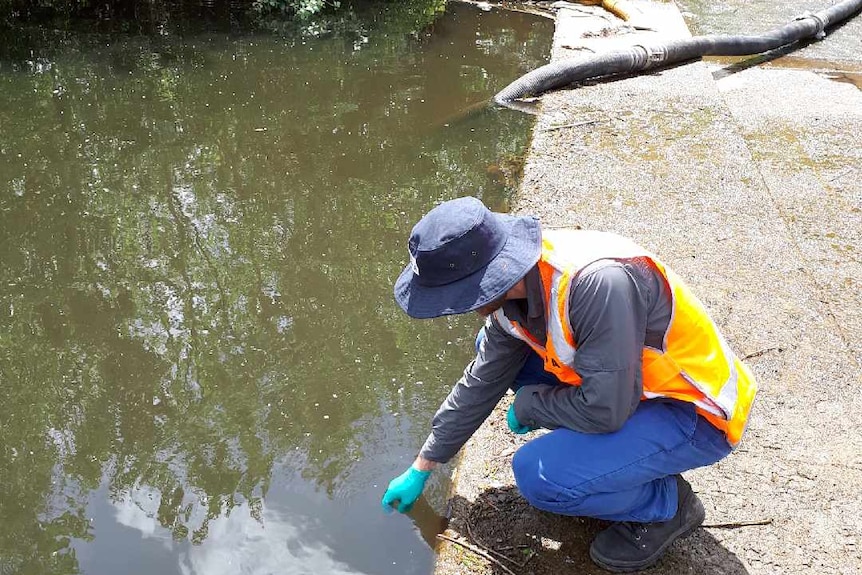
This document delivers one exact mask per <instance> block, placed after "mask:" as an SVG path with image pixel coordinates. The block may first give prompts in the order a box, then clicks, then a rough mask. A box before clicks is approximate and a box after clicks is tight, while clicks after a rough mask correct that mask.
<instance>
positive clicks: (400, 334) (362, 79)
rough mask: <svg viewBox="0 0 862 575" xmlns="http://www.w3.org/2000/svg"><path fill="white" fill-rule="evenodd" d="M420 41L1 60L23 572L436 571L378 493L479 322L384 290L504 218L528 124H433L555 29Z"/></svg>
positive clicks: (459, 29)
mask: <svg viewBox="0 0 862 575" xmlns="http://www.w3.org/2000/svg"><path fill="white" fill-rule="evenodd" d="M399 26H400V24H399V23H398V22H397V21H392V20H389V19H386V18H382V19H378V20H377V21H364V22H358V21H357V22H351V23H350V25H343V26H341V27H338V26H335V27H333V28H331V29H330V30H329V31H328V32H327V33H326V34H325V35H323V36H322V37H321V36H320V35H314V34H312V35H309V34H308V33H307V32H306V33H297V34H293V33H291V34H281V33H274V34H253V35H240V36H230V35H225V34H210V35H196V36H189V37H187V38H185V39H179V38H171V37H168V38H164V37H158V38H150V37H116V36H103V35H96V34H89V35H87V34H84V35H66V34H62V33H56V32H50V31H46V30H37V31H33V30H30V31H26V30H25V31H20V30H16V31H14V33H13V35H12V36H11V37H9V36H6V37H4V38H2V39H0V40H2V41H0V94H2V96H0V191H1V192H2V194H0V261H2V265H0V323H2V329H0V382H2V386H3V394H4V401H3V402H0V437H2V439H3V447H2V449H0V516H3V517H4V519H5V521H4V523H3V525H2V526H0V573H4V574H5V573H7V572H10V573H38V574H61V573H63V574H65V573H78V572H87V573H134V572H160V573H173V572H182V569H185V570H186V571H185V572H196V571H195V570H198V571H201V570H205V571H206V572H208V573H209V572H213V571H212V570H213V569H216V568H215V567H211V566H210V565H211V563H210V561H216V560H217V559H218V560H220V559H219V557H221V556H222V554H228V555H229V556H230V557H232V559H231V560H232V561H235V562H236V561H244V563H242V565H243V567H242V568H243V569H247V572H250V573H254V572H256V571H254V570H253V569H258V570H265V569H266V567H267V565H270V564H269V563H268V561H276V560H277V561H282V562H287V563H289V564H291V565H296V569H297V571H296V572H297V573H304V572H305V571H302V570H301V569H306V568H308V567H309V566H310V565H314V566H316V567H317V568H318V569H317V570H312V571H309V572H335V573H340V572H344V573H350V572H369V573H370V572H373V573H399V574H406V573H422V572H424V570H426V569H427V567H428V565H429V562H430V552H429V551H428V549H427V546H425V545H424V544H423V543H422V539H421V537H420V531H419V530H414V529H413V528H412V526H411V524H410V520H409V518H400V517H399V518H392V517H385V516H383V514H382V513H380V510H379V497H380V494H381V493H382V491H383V486H382V485H380V484H379V482H381V481H384V480H388V478H389V477H390V476H393V475H394V474H397V472H398V471H399V470H400V468H401V467H403V466H405V465H406V462H407V461H408V460H409V459H410V458H411V457H412V455H413V453H414V450H415V448H416V446H417V445H418V444H419V443H420V442H421V439H422V437H423V436H424V434H425V433H426V431H427V428H426V424H427V421H428V419H429V417H430V414H431V413H433V410H434V409H435V408H436V406H437V405H438V403H439V401H440V399H442V397H443V396H444V395H445V393H446V391H447V390H448V388H449V385H450V384H451V382H452V381H453V380H454V379H455V378H456V377H457V376H458V374H459V373H460V371H461V369H462V368H463V365H464V363H465V361H466V359H467V357H468V356H469V355H470V353H471V351H472V343H471V342H472V333H473V332H474V331H475V327H476V326H475V325H473V324H474V320H473V319H472V318H461V319H449V320H441V321H435V322H423V323H417V322H412V321H410V320H408V319H407V318H406V317H404V316H403V314H401V313H400V311H399V310H398V309H397V306H395V304H394V303H393V302H392V296H391V285H392V282H393V280H394V278H395V277H396V275H397V273H398V271H399V270H400V267H401V265H402V264H403V260H404V254H403V252H404V239H405V238H406V237H407V235H408V233H409V227H410V226H411V225H412V223H413V222H414V221H416V219H418V217H419V216H420V215H421V214H422V213H424V212H425V211H427V209H428V208H429V207H430V206H431V205H432V204H433V203H435V202H437V201H440V200H442V199H446V198H449V197H452V196H455V195H464V194H473V195H477V196H479V197H482V198H483V199H485V200H486V201H487V202H488V203H490V204H492V205H500V204H502V203H503V202H504V200H505V197H506V193H507V190H508V187H507V186H509V185H510V183H509V182H506V181H501V180H500V179H499V178H496V177H495V178H491V177H489V175H488V173H487V171H486V170H487V169H488V167H489V166H491V165H498V164H501V163H505V162H507V161H510V159H511V158H512V157H514V156H517V155H519V154H520V153H522V150H523V149H524V145H525V142H526V136H527V131H528V128H529V119H528V118H524V117H522V116H519V115H516V114H507V113H505V112H501V113H489V114H484V115H480V116H476V117H471V118H468V119H466V120H465V121H463V122H459V123H458V124H457V125H451V126H449V127H448V128H442V129H441V128H438V127H437V126H439V119H440V118H445V117H449V116H451V115H452V114H454V113H456V112H457V111H458V110H459V109H461V108H463V107H464V106H466V105H468V104H470V103H471V102H474V101H476V100H477V99H481V98H482V97H487V96H489V95H490V94H491V93H493V92H494V91H495V89H496V88H497V87H499V86H500V85H504V84H505V83H506V82H508V81H509V80H510V79H511V78H512V77H515V76H517V75H518V74H519V73H520V72H522V71H524V70H525V69H526V68H529V67H532V65H534V64H536V63H539V62H540V61H542V60H543V58H544V56H545V53H546V51H547V48H548V46H549V34H550V32H551V26H550V24H549V23H547V22H545V21H543V20H542V21H538V20H534V19H531V18H528V17H519V16H512V17H511V18H507V17H506V15H500V14H494V13H488V14H485V13H481V12H479V11H474V10H471V9H468V8H464V7H461V8H456V9H455V10H454V11H453V12H452V13H450V14H448V15H447V16H445V17H443V18H441V19H439V20H437V21H435V23H434V25H433V27H432V28H431V29H430V30H428V31H426V32H425V33H423V34H420V35H410V34H408V33H407V31H406V29H404V28H403V26H402V27H399ZM7 33H8V32H7ZM357 38H365V40H362V41H360V42H359V44H358V45H357V44H356V42H357ZM495 173H496V172H495ZM447 344H448V345H447ZM418 382H421V383H418ZM440 488H441V487H440V486H437V489H438V491H437V494H438V495H437V497H436V499H435V495H434V494H435V491H434V489H433V488H432V489H431V491H430V493H431V497H432V499H431V500H432V503H435V504H439V503H440V497H439V489H440ZM381 548H385V552H382V553H381ZM290 562H292V563H290ZM234 565H238V563H234ZM348 566H349V567H348ZM285 569H287V567H285V566H284V565H280V568H279V571H280V572H284V570H285ZM339 570H340V571H339ZM351 570H353V571H351ZM201 572H203V571H201ZM234 572H237V571H236V570H235V571H234ZM240 572H242V571H240Z"/></svg>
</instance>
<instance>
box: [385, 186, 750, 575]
mask: <svg viewBox="0 0 862 575" xmlns="http://www.w3.org/2000/svg"><path fill="white" fill-rule="evenodd" d="M408 247H409V252H410V263H409V265H407V267H406V268H405V270H404V271H403V273H402V274H401V276H400V277H399V278H398V280H397V282H396V285H395V298H396V301H397V302H398V304H399V305H400V306H401V307H402V308H403V309H404V311H405V312H406V313H407V314H408V315H410V316H411V317H414V318H432V317H438V316H442V315H449V314H459V313H467V312H471V311H475V312H478V313H479V314H481V315H482V316H484V317H486V318H487V319H486V323H485V326H484V327H483V328H482V330H481V332H480V333H479V336H478V338H477V353H476V357H475V359H474V360H473V361H472V362H471V363H470V364H469V365H468V366H467V368H466V370H465V371H464V375H463V376H462V378H461V379H460V380H459V381H458V382H457V383H456V384H455V386H454V387H453V389H452V391H451V392H450V393H449V396H448V397H447V398H446V400H445V401H444V402H443V404H442V405H441V406H440V409H439V410H438V411H437V414H436V415H435V416H434V419H433V422H432V430H431V433H430V435H429V436H428V439H427V440H426V442H425V444H424V445H423V446H422V448H421V450H420V451H419V455H418V456H417V457H416V460H415V461H414V462H413V464H412V465H411V466H410V468H408V469H407V471H405V472H404V473H403V474H402V475H400V476H399V477H396V478H395V479H393V480H392V481H391V482H390V484H389V488H388V489H387V490H386V493H385V495H384V496H383V504H384V505H387V506H388V505H392V504H396V505H397V507H398V509H399V511H402V512H404V511H407V510H409V509H410V507H411V506H412V505H413V502H414V501H416V499H417V498H418V497H419V496H420V495H421V493H422V490H423V488H424V486H425V482H426V480H427V479H428V476H429V475H430V473H431V471H432V470H433V469H434V468H435V467H436V466H437V465H438V464H439V463H445V462H446V461H448V460H449V459H450V458H451V457H453V456H454V455H455V454H456V453H457V452H458V450H460V449H461V447H462V446H463V445H464V443H466V441H467V440H468V439H469V438H470V436H471V435H472V434H473V433H474V432H475V431H476V430H477V429H478V428H479V426H480V425H481V424H482V422H483V421H484V420H485V419H486V418H487V417H488V415H489V414H490V413H491V411H492V410H493V408H494V406H495V405H496V404H497V403H498V402H499V401H500V399H501V398H502V397H503V395H504V394H505V393H506V391H507V389H509V388H512V389H514V390H515V391H516V395H515V401H514V403H513V404H512V406H511V408H510V409H509V411H508V414H507V421H508V426H509V429H510V430H511V431H513V432H514V433H526V432H528V431H531V430H534V429H538V428H546V429H550V430H552V431H551V432H549V433H546V434H544V435H541V436H540V437H538V438H536V439H533V440H532V441H528V442H527V443H526V444H525V445H523V446H522V447H521V448H520V449H519V450H518V451H517V452H516V453H515V455H514V457H513V460H512V466H513V470H514V474H515V480H516V482H517V486H518V489H519V490H520V492H521V494H522V495H523V496H524V497H525V498H526V499H527V501H529V502H530V504H532V505H533V506H535V507H537V508H539V509H543V510H545V511H550V512H552V513H559V514H563V515H576V516H586V517H595V518H599V519H605V520H609V521H612V522H613V523H612V524H611V526H610V527H608V528H607V529H605V530H604V531H602V532H600V533H599V534H598V535H597V537H596V538H595V540H594V541H593V543H592V545H591V546H590V556H591V557H592V559H593V561H595V562H596V563H597V564H598V565H599V566H601V567H603V568H605V569H608V570H610V571H635V570H639V569H644V568H646V567H649V566H650V565H652V564H654V563H655V562H656V561H658V559H659V558H660V557H661V555H662V554H663V553H664V551H665V550H666V549H667V547H668V546H669V545H670V544H671V543H673V541H674V540H676V539H678V538H681V537H685V536H686V535H688V534H690V533H691V532H692V531H694V530H695V529H697V527H698V526H700V524H701V523H702V522H703V520H704V509H703V505H702V504H701V502H700V501H699V500H698V498H697V496H696V495H695V494H694V492H693V491H692V489H691V486H690V485H689V484H688V482H687V481H686V480H685V479H683V477H682V475H681V474H682V473H683V472H685V471H688V470H690V469H694V468H696V467H701V466H705V465H711V464H713V463H715V462H717V461H719V460H720V459H722V458H723V457H725V456H726V455H728V454H729V453H730V452H731V451H732V449H733V448H734V447H735V446H736V445H737V444H738V443H739V441H740V438H741V437H742V433H743V430H744V429H745V425H746V421H747V419H748V415H749V411H750V409H751V405H752V402H753V401H754V396H755V394H756V392H757V385H756V383H755V381H754V378H753V376H752V374H751V373H750V371H749V370H748V369H747V368H746V366H745V365H744V364H743V363H742V362H741V361H740V360H739V359H738V358H737V357H736V356H735V355H734V353H733V352H732V351H731V350H730V348H729V347H728V345H727V343H726V342H725V341H724V338H723V337H722V335H721V333H720V332H719V330H718V329H717V328H716V326H715V324H714V323H713V322H712V320H710V318H709V316H708V315H707V313H706V311H705V309H704V308H703V305H702V304H701V303H700V302H699V301H698V299H697V298H696V297H695V296H694V295H693V294H692V293H691V291H690V290H689V288H688V287H687V286H686V285H685V284H684V283H683V282H682V280H681V279H680V278H679V277H677V276H676V274H674V273H673V271H671V270H670V269H669V268H668V267H667V266H665V265H664V264H662V263H661V262H660V261H659V260H657V259H656V258H655V257H654V256H652V255H651V254H650V253H648V252H647V251H645V250H644V249H643V248H641V247H639V246H638V245H636V244H634V243H633V242H631V241H630V240H627V239H625V238H622V237H620V236H617V235H614V234H610V233H605V232H595V231H581V230H543V229H542V228H541V226H540V224H539V222H538V221H537V220H535V219H534V218H529V217H514V216H509V215H504V214H498V213H494V212H491V211H490V210H488V209H487V208H486V207H485V206H484V205H483V204H482V203H481V202H480V201H479V200H477V199H475V198H461V199H457V200H452V201H449V202H445V203H443V204H441V205H439V206H437V207H436V208H434V209H433V210H431V211H430V212H429V213H428V214H426V215H425V216H424V217H423V218H422V219H421V220H420V221H419V223H418V224H416V226H415V227H414V228H413V232H412V234H411V236H410V240H409V243H408Z"/></svg>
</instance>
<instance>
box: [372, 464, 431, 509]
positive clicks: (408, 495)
mask: <svg viewBox="0 0 862 575" xmlns="http://www.w3.org/2000/svg"><path fill="white" fill-rule="evenodd" d="M430 475H431V472H430V471H419V470H418V469H416V468H415V467H413V466H412V465H411V466H410V468H409V469H407V471H405V472H404V473H402V474H401V475H399V476H398V477H396V478H395V479H393V480H392V481H390V482H389V488H388V489H387V490H386V493H384V494H383V502H382V503H383V508H384V509H387V510H388V509H389V508H390V507H391V505H392V504H393V503H394V502H396V501H398V512H399V513H407V512H408V511H410V509H412V508H413V504H414V503H415V502H416V500H417V499H419V496H420V495H422V490H423V489H425V482H426V481H428V477H429V476H430Z"/></svg>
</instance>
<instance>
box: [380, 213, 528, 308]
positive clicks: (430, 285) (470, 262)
mask: <svg viewBox="0 0 862 575" xmlns="http://www.w3.org/2000/svg"><path fill="white" fill-rule="evenodd" d="M408 249H409V251H410V263H409V264H408V265H407V267H406V268H404V271H403V272H401V275H400V276H399V277H398V280H397V281H396V282H395V300H396V301H397V302H398V305H400V306H401V308H402V309H403V310H404V311H405V312H407V315H409V316H410V317H414V318H419V319H425V318H431V317H438V316H441V315H452V314H457V313H466V312H469V311H473V310H475V309H478V308H480V307H482V306H483V305H486V304H488V303H490V302H492V301H494V300H497V299H499V298H501V297H503V296H504V295H505V294H506V292H507V291H509V290H510V289H512V287H513V286H514V285H515V284H516V283H518V281H519V280H520V279H521V278H523V277H524V276H525V275H527V272H528V271H529V270H530V268H532V267H533V266H534V265H536V262H538V261H539V255H540V254H541V251H542V233H541V226H540V225H539V221H538V220H537V219H535V218H532V217H515V216H509V215H505V214H498V213H495V212H492V211H491V210H489V209H488V208H486V207H485V204H483V203H482V202H481V201H479V200H477V199H476V198H472V197H466V198H458V199H456V200H450V201H448V202H444V203H442V204H440V205H439V206H437V207H436V208H434V209H433V210H431V211H430V212H428V213H427V214H425V216H424V217H423V218H422V219H421V220H419V223H417V224H416V225H415V226H414V227H413V232H412V233H411V234H410V241H409V242H408Z"/></svg>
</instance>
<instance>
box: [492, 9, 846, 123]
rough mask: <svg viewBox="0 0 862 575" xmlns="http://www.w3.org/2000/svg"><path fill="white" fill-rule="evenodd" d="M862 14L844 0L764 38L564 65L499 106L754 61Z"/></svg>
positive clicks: (668, 46) (697, 40)
mask: <svg viewBox="0 0 862 575" xmlns="http://www.w3.org/2000/svg"><path fill="white" fill-rule="evenodd" d="M860 10H862V0H844V1H843V2H839V3H837V4H835V5H833V6H831V7H829V8H827V9H825V10H822V11H820V12H816V13H813V14H812V13H806V14H803V15H801V16H799V17H797V18H796V19H795V20H794V21H793V22H790V23H789V24H786V25H784V26H781V27H780V28H776V29H774V30H770V31H768V32H765V33H763V34H757V35H752V36H744V35H735V36H724V35H708V36H694V37H692V38H684V39H680V40H672V41H670V42H667V43H664V44H657V45H653V46H643V45H636V46H631V47H629V48H626V49H622V50H614V51H612V52H606V53H604V54H595V55H591V56H588V57H586V58H577V59H566V60H560V61H558V62H553V63H551V64H547V65H545V66H542V67H541V68H536V69H535V70H533V71H532V72H528V73H527V74H524V75H523V76H521V77H520V78H518V79H517V80H515V81H514V82H512V83H511V84H509V85H508V86H506V87H505V88H503V89H502V90H500V91H499V92H498V93H497V95H495V96H494V101H495V102H496V103H497V104H500V105H501V106H506V107H509V108H514V109H522V107H521V106H518V103H517V102H516V100H518V99H519V98H527V97H531V96H539V95H541V94H543V93H545V92H547V91H549V90H554V89H556V88H562V87H563V86H568V85H569V84H573V83H575V82H580V81H582V80H588V79H590V78H600V77H606V76H615V75H620V74H632V73H635V72H640V71H642V70H649V69H651V68H657V67H661V66H670V65H672V64H677V63H679V62H685V61H687V60H693V59H696V58H700V57H702V56H749V55H753V54H760V53H762V52H768V51H770V50H776V49H778V48H781V47H782V46H787V45H789V44H793V43H794V42H798V41H799V40H804V39H806V38H817V39H821V38H823V37H825V36H826V32H825V31H826V29H827V28H829V27H830V26H834V25H836V24H839V23H841V22H843V21H844V20H847V19H848V18H850V17H851V16H853V15H855V14H856V13H857V12H859V11H860Z"/></svg>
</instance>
